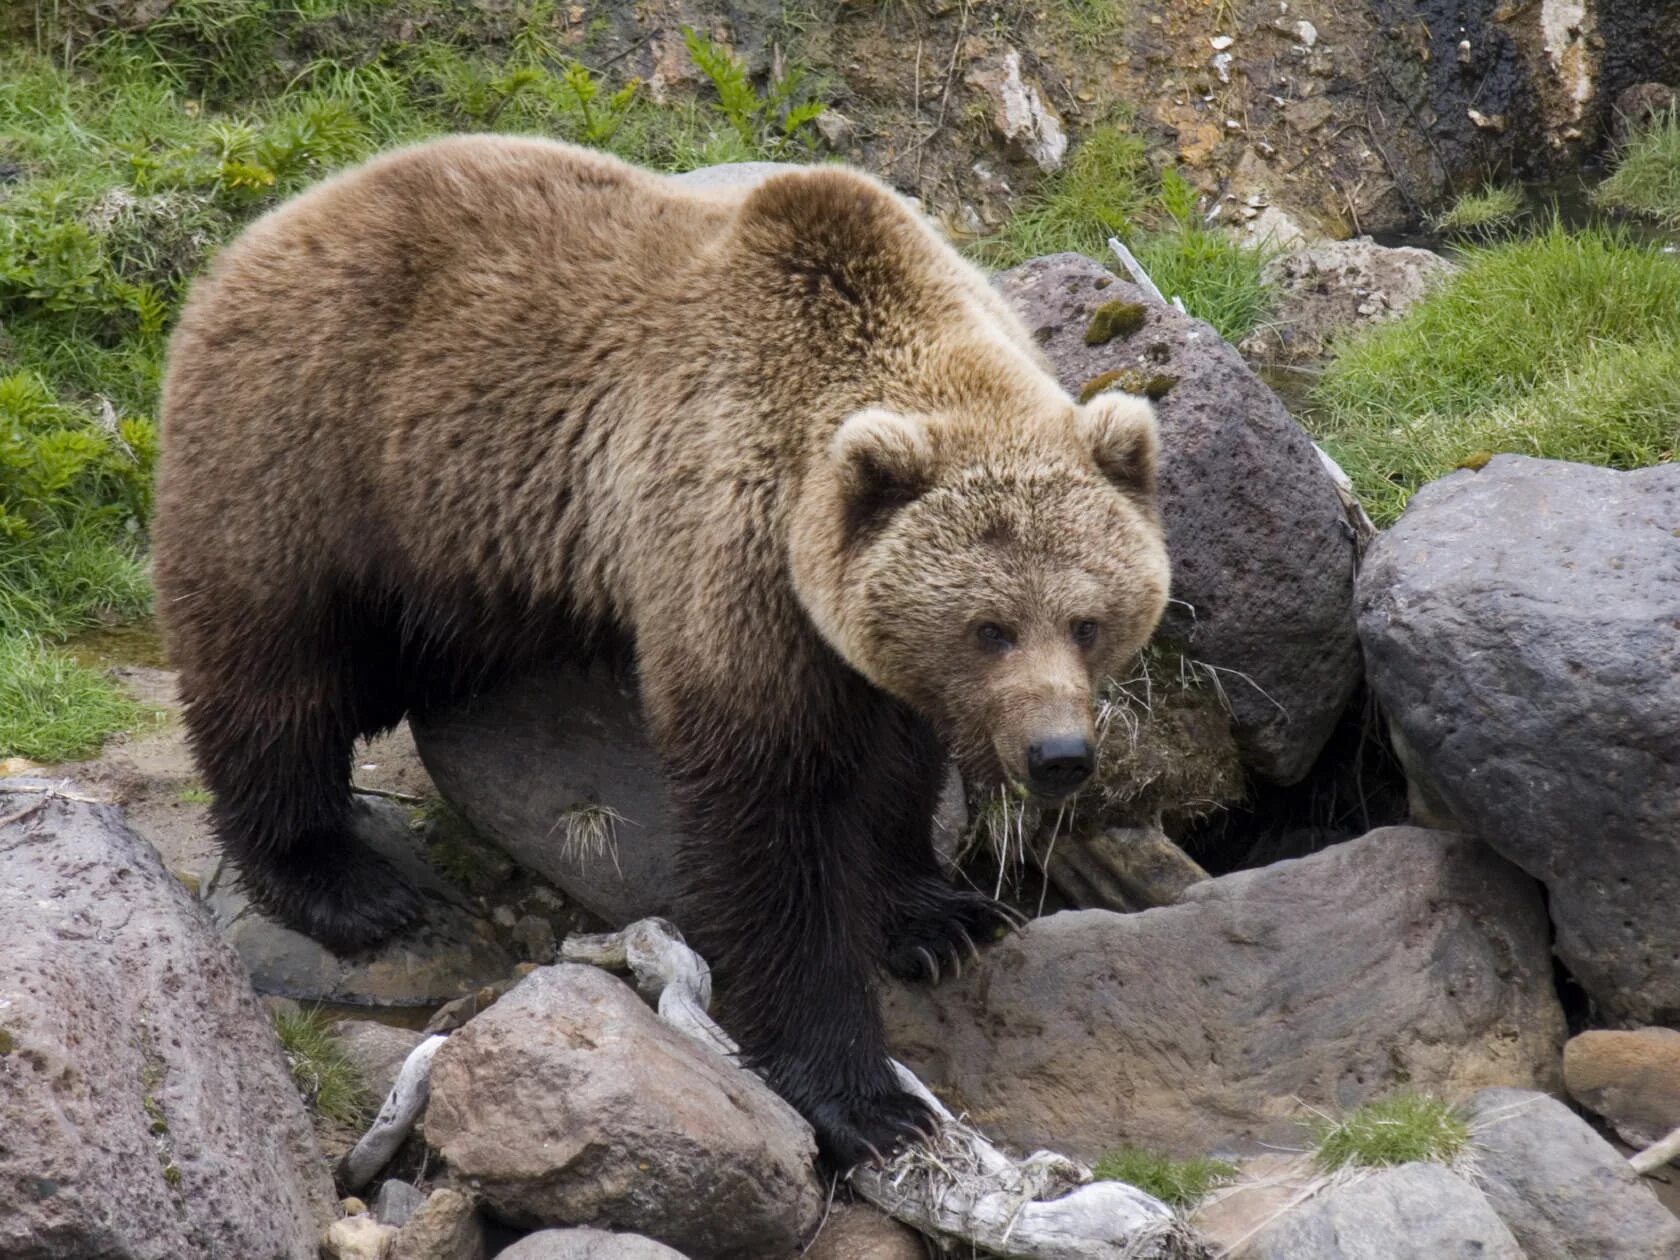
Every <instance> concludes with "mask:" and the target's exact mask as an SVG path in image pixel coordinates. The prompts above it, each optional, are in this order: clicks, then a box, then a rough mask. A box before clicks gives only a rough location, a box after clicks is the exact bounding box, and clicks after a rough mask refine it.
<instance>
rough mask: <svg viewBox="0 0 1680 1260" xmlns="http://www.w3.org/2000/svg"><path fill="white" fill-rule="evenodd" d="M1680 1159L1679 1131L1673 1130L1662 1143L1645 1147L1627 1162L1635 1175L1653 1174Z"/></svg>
mask: <svg viewBox="0 0 1680 1260" xmlns="http://www.w3.org/2000/svg"><path fill="white" fill-rule="evenodd" d="M1675 1159H1680V1129H1676V1130H1674V1132H1672V1133H1670V1134H1669V1135H1668V1136H1667V1137H1665V1138H1664V1139H1663V1140H1662V1141H1660V1142H1658V1143H1656V1144H1655V1145H1653V1146H1647V1147H1646V1148H1645V1149H1644V1150H1642V1151H1640V1152H1639V1153H1638V1154H1637V1155H1635V1156H1633V1157H1632V1158H1631V1159H1629V1160H1628V1163H1629V1164H1631V1165H1633V1171H1634V1172H1636V1173H1648V1172H1655V1171H1656V1170H1657V1169H1659V1168H1661V1167H1662V1166H1663V1165H1664V1164H1666V1163H1669V1162H1670V1161H1672V1160H1675Z"/></svg>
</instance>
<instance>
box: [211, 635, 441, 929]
mask: <svg viewBox="0 0 1680 1260" xmlns="http://www.w3.org/2000/svg"><path fill="white" fill-rule="evenodd" d="M265 646H267V647H268V648H269V649H270V650H274V645H273V644H272V643H269V644H266V645H265ZM288 648H289V649H290V650H291V651H292V652H295V651H296V647H295V645H287V646H286V647H282V648H280V649H279V650H280V651H282V652H284V651H287V650H288ZM229 666H231V667H229ZM181 684H182V692H183V697H184V698H185V700H186V702H187V709H186V724H187V727H188V731H189V733H190V735H191V737H192V743H193V747H194V751H195V752H196V754H197V757H198V763H199V766H200V767H201V769H202V770H203V773H204V778H205V782H206V786H208V787H209V789H210V791H211V793H212V796H213V804H212V807H211V816H212V818H213V820H214V823H215V827H216V832H217V836H218V838H219V839H220V841H221V845H222V850H223V852H224V853H225V854H226V855H227V856H228V857H229V858H230V859H231V860H232V861H233V862H234V864H235V865H236V866H238V868H239V871H240V878H241V883H242V885H243V887H244V888H245V889H246V891H247V893H248V894H249V895H250V897H251V900H252V901H253V902H254V903H255V904H256V905H257V906H258V908H260V909H262V910H263V911H265V912H267V913H268V914H270V915H272V916H273V917H274V918H276V919H278V920H280V921H281V922H282V923H284V924H286V926H288V927H291V928H294V929H296V930H297V931H300V932H302V933H304V934H305V935H307V936H310V937H313V938H314V939H315V940H317V941H320V942H321V943H322V944H323V945H326V946H327V947H329V948H330V949H333V950H336V951H339V952H348V951H351V950H355V949H359V948H362V947H364V946H367V945H371V944H373V943H375V942H377V941H379V940H382V939H384V938H385V937H387V936H390V935H391V934H392V933H393V932H396V931H397V930H399V929H400V928H402V927H404V926H405V925H406V924H408V923H409V922H411V921H412V920H413V919H414V918H415V917H416V915H417V914H418V913H419V910H420V901H419V897H418V895H417V894H416V892H415V891H414V889H413V888H412V887H411V886H410V885H409V884H408V883H407V882H406V881H405V880H404V879H403V878H402V877H401V876H399V875H398V874H397V872H396V871H395V870H393V869H392V868H391V866H390V865H389V864H388V863H387V862H385V861H384V859H382V858H380V857H379V856H377V855H376V854H375V853H373V852H372V851H371V850H370V849H369V848H368V847H367V845H366V844H365V843H364V842H363V841H362V840H361V839H359V838H358V837H357V836H356V835H355V833H354V830H353V827H352V810H351V795H350V755H351V751H352V746H353V743H354V740H355V737H356V735H357V734H358V733H359V727H360V726H361V723H360V721H359V720H358V718H357V713H356V710H357V707H358V706H357V704H356V698H355V696H354V693H353V691H352V690H351V686H350V684H349V680H348V671H347V670H346V669H345V668H344V667H343V666H342V665H341V664H339V663H338V662H335V661H331V660H326V661H321V662H309V663H303V662H300V661H299V660H298V659H297V657H296V656H295V655H293V656H291V658H290V659H288V660H287V661H285V662H284V666H283V667H281V666H279V665H277V663H276V662H275V661H274V660H273V659H270V660H268V661H261V662H259V661H256V660H253V659H252V657H251V655H248V654H247V655H245V656H244V659H243V660H241V661H238V662H237V663H234V662H228V663H227V665H224V666H223V667H222V668H220V669H217V670H215V671H214V672H213V673H208V672H207V671H205V670H204V669H203V668H202V667H200V668H195V669H186V670H183V672H182V678H181Z"/></svg>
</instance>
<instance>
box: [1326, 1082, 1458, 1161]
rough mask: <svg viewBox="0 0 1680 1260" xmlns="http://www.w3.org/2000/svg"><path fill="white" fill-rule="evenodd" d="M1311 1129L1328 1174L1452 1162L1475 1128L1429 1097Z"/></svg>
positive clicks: (1396, 1101)
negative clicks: (1416, 1163) (1348, 1170)
mask: <svg viewBox="0 0 1680 1260" xmlns="http://www.w3.org/2000/svg"><path fill="white" fill-rule="evenodd" d="M1308 1130H1309V1132H1310V1133H1311V1135H1312V1140H1313V1146H1314V1150H1315V1154H1316V1156H1317V1159H1318V1163H1319V1166H1320V1167H1321V1168H1323V1169H1324V1171H1325V1172H1335V1171H1336V1170H1337V1169H1340V1168H1348V1167H1355V1168H1384V1167H1387V1166H1389V1165H1391V1164H1410V1163H1415V1162H1417V1161H1419V1160H1429V1161H1433V1162H1435V1163H1443V1164H1444V1163H1450V1162H1451V1161H1452V1159H1453V1157H1454V1156H1456V1155H1457V1154H1458V1153H1459V1152H1460V1151H1462V1150H1463V1149H1464V1146H1465V1144H1466V1143H1467V1142H1468V1141H1469V1140H1470V1125H1469V1123H1468V1122H1467V1121H1466V1120H1465V1119H1464V1117H1463V1116H1461V1115H1460V1114H1459V1113H1458V1111H1457V1109H1456V1108H1454V1107H1452V1106H1450V1105H1449V1104H1447V1103H1445V1102H1442V1101H1441V1100H1440V1099H1439V1098H1434V1097H1431V1096H1430V1095H1428V1094H1396V1095H1394V1096H1393V1097H1391V1098H1385V1099H1381V1100H1379V1101H1377V1102H1370V1103H1366V1104H1365V1105H1364V1106H1363V1107H1359V1108H1357V1109H1356V1110H1354V1111H1352V1112H1349V1113H1348V1114H1347V1115H1345V1116H1343V1117H1341V1118H1340V1119H1332V1118H1330V1117H1323V1118H1320V1119H1317V1120H1315V1121H1313V1122H1311V1123H1310V1124H1309V1125H1308Z"/></svg>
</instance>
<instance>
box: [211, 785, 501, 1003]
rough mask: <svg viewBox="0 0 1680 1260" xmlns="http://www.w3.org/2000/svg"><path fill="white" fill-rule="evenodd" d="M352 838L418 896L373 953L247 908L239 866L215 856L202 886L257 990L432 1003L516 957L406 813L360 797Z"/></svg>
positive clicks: (308, 997) (496, 973) (497, 975)
mask: <svg viewBox="0 0 1680 1260" xmlns="http://www.w3.org/2000/svg"><path fill="white" fill-rule="evenodd" d="M354 822H355V827H356V832H357V834H358V835H359V836H360V837H361V838H362V839H364V840H366V841H367V842H368V843H369V844H370V845H371V846H372V847H373V848H374V849H375V850H376V851H377V852H378V853H380V854H381V855H383V856H384V857H385V858H386V860H388V861H389V862H390V863H391V864H392V865H393V866H394V867H395V868H396V869H397V870H399V871H401V872H402V873H403V875H404V876H405V877H407V878H408V879H409V880H411V881H412V882H413V883H414V884H415V885H416V886H417V887H418V888H419V889H420V891H421V895H422V897H423V899H424V904H425V913H424V916H423V917H422V918H421V919H420V920H419V921H418V922H416V923H415V924H414V926H413V927H411V928H409V929H407V930H406V931H404V932H401V933H399V934H398V935H397V936H394V937H392V938H391V939H390V940H388V941H385V942H384V943H382V944H380V945H378V946H375V947H374V948H372V949H367V950H361V951H359V952H357V953H354V954H337V953H334V952H333V951H332V950H330V949H328V948H327V947H326V946H325V945H322V944H321V943H320V942H319V941H316V940H313V939H311V938H310V937H308V936H305V935H304V934H303V933H302V932H294V931H293V930H292V929H291V928H288V927H285V926H284V925H282V924H281V923H279V922H277V921H276V920H274V919H271V918H269V917H268V916H267V915H266V914H263V913H262V912H261V911H259V910H257V909H256V908H255V907H254V906H252V905H251V902H250V898H248V897H247V896H246V895H245V893H244V891H243V889H241V888H240V886H239V880H238V871H237V870H236V869H235V868H234V867H233V866H232V865H231V864H228V863H225V862H217V863H215V864H214V865H213V867H212V868H211V871H210V873H209V875H208V878H207V879H206V880H205V882H204V886H203V895H204V900H205V904H206V905H207V906H208V907H209V909H210V913H211V914H212V915H213V916H214V917H215V920H216V925H217V926H218V927H219V928H220V929H221V931H222V935H223V936H225V937H226V938H227V939H228V940H229V941H231V942H232V944H233V947H234V948H235V949H237V950H238V951H239V956H240V958H241V959H242V960H243V961H244V963H245V967H246V970H248V971H249V972H250V973H251V982H252V984H254V985H255V986H256V989H257V992H259V993H264V994H272V995H275V996H278V997H289V998H296V999H298V1000H299V1001H305V1002H310V1001H322V1002H341V1003H346V1004H350V1005H365V1006H404V1007H406V1006H435V1005H437V1004H438V1003H440V1002H448V1001H451V1000H452V999H454V998H458V997H461V996H463V995H465V994H468V993H471V992H472V991H473V990H475V989H477V988H479V987H480V986H482V985H485V984H489V983H490V982H492V981H495V980H500V979H503V978H505V977H506V976H507V974H508V973H509V972H510V971H512V970H513V967H514V964H515V962H516V961H517V960H516V959H515V958H514V957H513V955H512V954H510V953H509V952H508V951H507V950H506V949H504V948H503V947H502V945H501V944H500V943H499V942H498V940H497V938H496V934H495V932H494V930H493V929H492V927H491V925H490V923H489V922H487V921H486V920H485V919H484V918H482V917H481V916H480V915H478V914H477V913H475V912H474V910H473V909H472V908H471V907H470V906H469V905H468V903H467V899H466V897H465V896H464V895H463V894H462V893H461V891H460V890H459V889H458V888H456V887H454V886H453V885H451V884H450V883H449V882H448V881H446V880H444V879H442V878H441V877H440V876H439V875H438V874H437V872H436V871H434V870H433V869H432V868H431V866H430V865H429V864H428V863H427V862H426V861H425V859H424V857H423V856H422V853H421V850H422V847H423V846H422V844H421V841H420V839H419V837H418V836H416V835H415V833H414V832H413V830H412V829H411V828H409V827H408V825H407V824H406V822H405V821H404V819H403V815H402V811H401V810H400V809H398V808H397V807H395V806H393V805H390V804H387V803H385V802H382V801H368V800H365V799H358V801H357V802H356V812H355V815H354Z"/></svg>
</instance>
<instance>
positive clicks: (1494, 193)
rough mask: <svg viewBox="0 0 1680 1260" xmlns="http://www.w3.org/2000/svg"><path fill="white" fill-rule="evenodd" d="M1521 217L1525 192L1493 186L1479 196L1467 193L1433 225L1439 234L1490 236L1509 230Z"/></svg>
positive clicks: (1507, 187)
mask: <svg viewBox="0 0 1680 1260" xmlns="http://www.w3.org/2000/svg"><path fill="white" fill-rule="evenodd" d="M1522 213H1523V195H1522V189H1520V188H1515V187H1512V186H1511V185H1509V184H1490V185H1488V186H1487V187H1486V188H1483V189H1481V190H1480V191H1478V192H1469V193H1465V194H1464V195H1463V196H1461V197H1459V198H1458V200H1456V201H1454V202H1453V203H1452V205H1451V207H1449V208H1448V209H1447V210H1445V211H1443V212H1442V213H1441V214H1438V215H1436V216H1435V217H1434V218H1433V219H1432V220H1431V223H1433V224H1434V227H1435V230H1436V231H1437V232H1443V233H1445V234H1447V235H1449V236H1487V235H1490V234H1492V233H1495V232H1498V231H1500V230H1502V229H1504V228H1508V227H1510V226H1511V225H1512V224H1513V223H1515V222H1516V221H1517V220H1518V219H1519V218H1521V217H1522Z"/></svg>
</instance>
